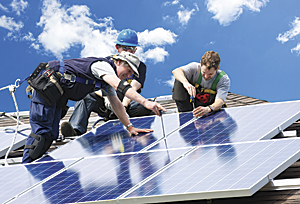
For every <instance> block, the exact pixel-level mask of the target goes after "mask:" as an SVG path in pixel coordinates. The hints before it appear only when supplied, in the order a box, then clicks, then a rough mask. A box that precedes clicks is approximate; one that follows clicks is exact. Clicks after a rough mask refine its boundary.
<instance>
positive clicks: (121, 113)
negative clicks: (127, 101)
mask: <svg viewBox="0 0 300 204" xmlns="http://www.w3.org/2000/svg"><path fill="white" fill-rule="evenodd" d="M108 99H109V102H110V105H111V107H112V109H113V111H114V113H115V114H116V116H117V117H118V118H119V120H120V122H121V123H122V124H123V125H124V126H126V127H127V125H129V124H130V121H129V119H128V117H127V115H126V112H125V109H124V107H123V105H122V103H121V101H120V100H119V99H118V98H117V97H116V96H108Z"/></svg>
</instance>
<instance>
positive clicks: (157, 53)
mask: <svg viewBox="0 0 300 204" xmlns="http://www.w3.org/2000/svg"><path fill="white" fill-rule="evenodd" d="M168 55H169V53H168V52H167V51H166V50H165V49H164V48H162V47H156V48H154V49H148V50H147V51H146V52H143V53H140V52H137V56H138V57H139V58H140V60H141V61H146V60H152V61H153V63H154V64H156V63H158V62H164V60H165V58H166V57H167V56H168Z"/></svg>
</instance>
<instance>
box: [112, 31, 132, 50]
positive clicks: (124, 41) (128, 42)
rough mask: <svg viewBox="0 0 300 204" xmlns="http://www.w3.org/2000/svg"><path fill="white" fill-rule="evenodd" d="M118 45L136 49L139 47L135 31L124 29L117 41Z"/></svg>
mask: <svg viewBox="0 0 300 204" xmlns="http://www.w3.org/2000/svg"><path fill="white" fill-rule="evenodd" d="M115 43H116V44H117V45H125V46H131V47H136V46H138V36H137V34H136V32H135V31H133V30H131V29H124V30H122V31H121V32H120V34H119V35H118V38H117V41H115Z"/></svg>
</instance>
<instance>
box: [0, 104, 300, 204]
mask: <svg viewBox="0 0 300 204" xmlns="http://www.w3.org/2000/svg"><path fill="white" fill-rule="evenodd" d="M299 113H300V101H293V102H283V103H270V104H266V105H255V106H247V107H237V108H226V109H224V110H222V111H219V112H217V113H215V114H212V115H209V116H206V117H202V118H198V119H197V118H193V116H192V113H183V114H168V115H163V118H159V117H157V116H149V117H143V118H134V119H131V122H132V123H133V124H134V125H135V126H136V127H141V128H152V129H154V132H152V133H148V134H141V135H140V136H137V137H130V136H129V135H128V132H127V131H126V130H125V129H124V127H123V126H122V125H121V123H120V122H119V121H110V122H108V123H105V124H104V125H102V126H100V127H98V128H97V129H95V130H92V131H91V132H89V133H87V134H85V135H83V136H82V137H80V138H78V139H76V140H74V141H72V142H70V143H69V144H67V145H65V146H64V147H62V148H59V149H58V150H55V151H53V152H52V153H50V154H49V155H48V156H47V157H44V158H42V159H41V160H39V161H38V162H37V163H35V164H28V165H25V166H24V165H18V166H11V167H9V168H10V170H3V169H6V167H2V168H0V175H5V174H6V173H7V172H8V171H9V172H18V171H20V172H21V173H20V174H22V175H23V176H22V177H28V179H27V178H26V179H24V182H25V183H30V184H29V185H28V186H24V185H20V186H21V187H20V188H19V187H18V186H16V187H15V185H16V184H15V185H14V187H13V188H12V189H10V190H8V191H9V192H7V193H6V194H5V195H8V196H7V197H5V199H2V198H0V199H2V200H0V201H3V202H6V201H8V203H74V202H93V201H106V202H111V203H120V204H121V203H132V202H136V203H145V202H147V203H155V202H172V201H182V200H193V199H206V198H225V197H232V196H234V197H237V196H250V195H253V194H254V193H255V192H256V191H258V190H259V189H260V188H261V187H263V186H264V185H265V184H267V183H268V182H269V179H271V178H274V177H275V176H277V175H278V174H279V173H281V172H282V171H283V170H284V169H286V168H287V167H288V166H290V165H291V164H293V163H294V162H295V161H297V160H298V159H299V158H300V149H299V145H300V138H289V139H277V140H274V139H273V140H270V139H271V138H272V137H274V136H275V135H276V134H277V133H278V132H280V130H283V129H284V128H286V127H288V126H289V125H290V124H291V123H292V122H294V121H296V120H297V119H298V118H300V116H299ZM162 122H163V123H164V125H165V128H164V131H163V129H162ZM164 136H165V137H164ZM35 165H42V166H41V168H40V169H37V170H36V171H34V172H43V173H42V174H39V173H38V174H37V175H42V176H36V173H32V171H31V169H35V168H30V167H35ZM47 165H48V166H50V167H49V168H48V167H47ZM56 167H59V168H57V169H55V168H56ZM20 169H21V170H20ZM26 172H27V173H26ZM15 174H16V173H15ZM14 176H15V175H14V174H10V175H9V176H8V177H7V178H6V180H5V181H6V182H9V178H11V177H14ZM3 177H4V176H3ZM0 179H1V176H0ZM6 182H4V183H6ZM0 187H1V185H0ZM2 187H4V186H2ZM2 187H1V189H2ZM0 197H1V194H0Z"/></svg>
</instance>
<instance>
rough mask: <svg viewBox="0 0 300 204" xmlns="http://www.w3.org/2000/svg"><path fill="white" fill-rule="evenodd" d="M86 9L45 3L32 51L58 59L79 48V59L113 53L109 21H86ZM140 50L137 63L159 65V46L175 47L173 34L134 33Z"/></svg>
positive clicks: (50, 0) (163, 53)
mask: <svg viewBox="0 0 300 204" xmlns="http://www.w3.org/2000/svg"><path fill="white" fill-rule="evenodd" d="M90 16H91V14H90V11H89V8H88V7H87V6H84V5H81V6H79V5H73V6H71V7H70V8H66V7H62V6H61V4H60V3H59V1H55V0H45V1H44V2H43V8H42V16H41V18H40V21H39V22H38V24H37V25H38V26H40V27H42V28H43V32H42V33H40V35H39V36H38V37H37V40H36V41H35V42H33V43H32V45H31V47H33V48H35V49H41V48H44V49H45V50H46V51H48V52H51V53H53V54H54V55H55V56H56V57H57V58H58V59H61V58H62V56H63V54H67V52H68V51H69V50H70V48H71V47H76V46H77V47H78V46H79V47H82V51H81V57H87V56H96V57H99V56H107V55H110V54H114V53H116V49H115V46H114V45H115V43H114V41H115V40H116V39H117V36H118V34H119V32H120V31H117V30H116V29H115V28H114V27H113V19H112V18H111V17H107V18H103V19H100V20H99V22H100V23H97V22H95V21H94V20H93V19H91V18H90ZM137 34H138V38H139V44H140V47H139V48H138V50H137V53H136V54H137V56H138V57H139V58H141V60H143V61H146V60H147V59H150V60H152V61H153V62H154V63H157V62H163V61H164V59H165V57H166V56H168V52H167V51H166V50H165V48H164V47H163V46H165V45H168V44H169V45H172V44H173V43H175V42H176V41H175V39H176V37H177V35H176V34H174V33H172V32H171V31H169V30H165V29H163V28H156V29H154V30H151V31H149V30H145V31H143V32H137Z"/></svg>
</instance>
